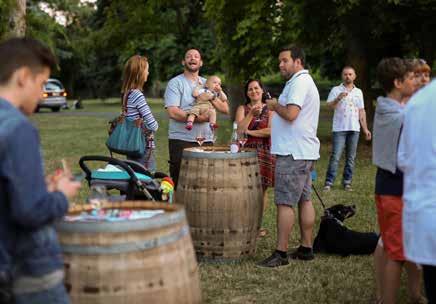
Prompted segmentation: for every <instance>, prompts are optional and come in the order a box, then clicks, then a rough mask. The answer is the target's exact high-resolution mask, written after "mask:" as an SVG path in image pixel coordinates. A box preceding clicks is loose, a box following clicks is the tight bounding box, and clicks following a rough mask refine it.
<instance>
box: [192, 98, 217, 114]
mask: <svg viewBox="0 0 436 304" xmlns="http://www.w3.org/2000/svg"><path fill="white" fill-rule="evenodd" d="M209 110H215V108H214V107H213V105H212V104H211V103H210V102H209V101H206V102H196V103H195V104H194V105H193V106H192V108H191V109H190V110H188V111H187V113H188V115H191V114H193V115H195V116H198V115H200V114H202V113H205V112H206V111H209Z"/></svg>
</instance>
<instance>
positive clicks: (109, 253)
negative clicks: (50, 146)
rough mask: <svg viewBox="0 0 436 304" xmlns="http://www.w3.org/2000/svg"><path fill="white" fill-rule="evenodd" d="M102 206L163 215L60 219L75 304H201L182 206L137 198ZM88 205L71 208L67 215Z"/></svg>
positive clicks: (69, 286) (68, 283)
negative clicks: (136, 217) (129, 218)
mask: <svg viewBox="0 0 436 304" xmlns="http://www.w3.org/2000/svg"><path fill="white" fill-rule="evenodd" d="M102 207H103V208H105V209H133V210H135V209H136V210H151V209H164V210H165V213H163V214H159V215H156V216H154V217H152V218H148V219H137V220H126V221H120V222H107V221H106V222H104V221H100V222H84V221H81V222H69V221H61V222H60V223H59V224H58V225H57V230H58V234H59V241H60V243H61V246H62V250H63V253H64V261H65V286H66V288H67V290H68V292H69V294H70V296H71V300H72V302H73V303H74V304H84V303H93V304H98V303H104V304H112V303H113V304H115V303H117V304H121V303H126V304H136V303H138V304H139V303H141V304H144V303H200V302H201V291H200V284H199V276H198V269H197V262H196V260H195V255H194V250H193V246H192V241H191V237H190V235H189V227H188V224H187V221H186V216H185V211H184V208H183V206H177V205H168V204H163V203H155V202H143V201H137V202H122V203H105V204H103V206H102ZM89 208H90V206H89V205H87V206H86V207H80V206H78V207H75V208H73V210H71V212H70V215H72V214H77V213H80V212H81V211H84V210H89Z"/></svg>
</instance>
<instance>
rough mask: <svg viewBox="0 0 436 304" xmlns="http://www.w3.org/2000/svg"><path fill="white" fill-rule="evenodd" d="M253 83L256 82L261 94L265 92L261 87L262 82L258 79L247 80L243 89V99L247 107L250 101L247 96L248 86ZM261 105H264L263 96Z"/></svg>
mask: <svg viewBox="0 0 436 304" xmlns="http://www.w3.org/2000/svg"><path fill="white" fill-rule="evenodd" d="M254 81H256V82H257V83H258V84H259V86H260V88H261V89H262V91H263V93H265V92H266V91H265V87H264V86H263V83H262V81H260V79H248V81H247V82H246V83H245V87H244V95H245V99H246V102H245V104H246V105H248V104H249V103H250V102H251V100H250V98H249V97H248V94H247V91H248V86H249V85H250V83H252V82H254ZM262 103H265V98H264V96H263V94H262Z"/></svg>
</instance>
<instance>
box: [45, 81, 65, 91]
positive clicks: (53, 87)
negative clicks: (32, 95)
mask: <svg viewBox="0 0 436 304" xmlns="http://www.w3.org/2000/svg"><path fill="white" fill-rule="evenodd" d="M63 89H64V88H63V87H62V85H61V84H60V83H58V82H54V81H48V82H47V83H46V84H45V90H46V91H61V90H63Z"/></svg>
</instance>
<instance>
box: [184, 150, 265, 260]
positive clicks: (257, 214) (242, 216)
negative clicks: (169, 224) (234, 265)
mask: <svg viewBox="0 0 436 304" xmlns="http://www.w3.org/2000/svg"><path fill="white" fill-rule="evenodd" d="M249 155H250V156H249V157H239V158H237V159H229V158H220V159H213V158H189V157H188V158H186V157H184V158H183V160H182V168H181V173H180V177H179V184H178V190H177V201H178V202H179V203H183V204H184V205H185V208H186V212H187V217H188V222H189V225H190V227H191V229H190V230H191V236H192V239H193V242H194V248H195V250H196V253H197V255H198V256H199V257H200V258H201V257H205V258H212V259H223V260H233V259H239V258H242V257H245V256H250V255H253V254H254V253H255V249H256V237H257V232H258V229H259V228H260V224H261V218H262V188H261V181H260V175H259V167H258V164H257V156H256V155H255V153H250V154H249ZM184 156H185V155H184Z"/></svg>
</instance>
